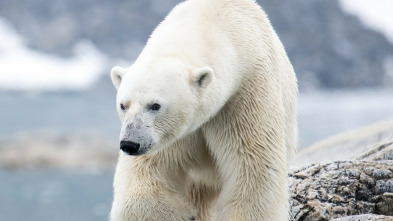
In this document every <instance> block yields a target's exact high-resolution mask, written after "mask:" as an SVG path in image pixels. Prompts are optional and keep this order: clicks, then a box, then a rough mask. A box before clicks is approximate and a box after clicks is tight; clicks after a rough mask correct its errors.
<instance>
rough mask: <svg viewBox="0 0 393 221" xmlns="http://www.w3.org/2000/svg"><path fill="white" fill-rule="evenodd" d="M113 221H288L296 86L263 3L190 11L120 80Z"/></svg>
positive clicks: (240, 0) (208, 2)
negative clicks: (288, 174) (288, 161)
mask: <svg viewBox="0 0 393 221" xmlns="http://www.w3.org/2000/svg"><path fill="white" fill-rule="evenodd" d="M111 77H112V81H113V84H114V85H115V87H116V89H117V99H116V100H117V110H118V113H119V117H120V120H121V122H122V127H121V132H120V149H121V150H122V151H120V155H119V160H118V164H117V168H116V173H115V178H114V201H113V206H112V211H111V220H112V221H122V220H203V221H208V220H220V221H221V220H222V221H230V220H233V221H234V220H255V221H264V220H266V221H273V220H288V219H289V215H288V185H287V179H286V178H287V159H288V158H290V157H291V155H292V154H293V153H294V151H295V148H296V143H297V122H296V104H297V94H298V91H297V80H296V76H295V72H294V70H293V68H292V65H291V63H290V61H289V59H288V57H287V55H286V52H285V50H284V47H283V45H282V43H281V42H280V40H279V38H278V37H277V35H276V33H275V31H274V30H273V29H272V27H271V25H270V22H269V20H268V18H267V16H266V15H265V13H264V12H263V10H262V9H261V7H260V6H259V5H257V4H256V3H255V2H254V1H253V0H188V1H186V2H183V3H181V4H179V5H178V6H176V7H175V8H174V9H173V10H172V11H171V12H170V14H169V15H168V16H167V17H166V18H165V20H164V21H163V22H162V23H161V24H160V25H159V26H158V27H157V28H156V29H155V31H154V32H153V34H152V35H151V37H150V39H149V40H148V42H147V44H146V46H145V48H144V49H143V51H142V52H141V54H140V55H139V57H138V58H137V60H136V61H135V62H134V63H133V64H132V65H131V66H130V67H129V68H127V69H125V68H121V67H114V68H113V69H112V72H111Z"/></svg>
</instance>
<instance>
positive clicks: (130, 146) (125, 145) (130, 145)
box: [120, 141, 141, 155]
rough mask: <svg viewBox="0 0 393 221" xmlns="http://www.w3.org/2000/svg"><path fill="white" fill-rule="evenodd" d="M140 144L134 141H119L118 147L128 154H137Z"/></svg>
mask: <svg viewBox="0 0 393 221" xmlns="http://www.w3.org/2000/svg"><path fill="white" fill-rule="evenodd" d="M140 146H141V145H140V144H139V143H134V142H132V141H121V142H120V149H121V150H122V151H123V152H124V153H126V154H128V155H137V153H138V151H139V147H140Z"/></svg>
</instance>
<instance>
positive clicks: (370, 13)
mask: <svg viewBox="0 0 393 221" xmlns="http://www.w3.org/2000/svg"><path fill="white" fill-rule="evenodd" d="M339 2H340V6H341V8H342V9H343V10H344V12H346V13H348V14H351V15H355V16H357V17H359V19H360V20H361V21H362V23H363V24H364V25H366V26H367V27H369V28H371V29H373V30H375V31H378V32H380V33H382V34H384V35H385V36H386V38H387V39H388V40H389V42H391V43H392V44H393V1H392V0H378V1H372V0H340V1H339Z"/></svg>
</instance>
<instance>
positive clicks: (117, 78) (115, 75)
mask: <svg viewBox="0 0 393 221" xmlns="http://www.w3.org/2000/svg"><path fill="white" fill-rule="evenodd" d="M125 74H126V69H124V68H122V67H119V66H116V67H114V68H112V70H111V78H112V83H113V85H115V88H116V89H119V86H120V83H121V80H122V79H123V76H124V75H125Z"/></svg>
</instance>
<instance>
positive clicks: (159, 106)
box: [150, 103, 161, 111]
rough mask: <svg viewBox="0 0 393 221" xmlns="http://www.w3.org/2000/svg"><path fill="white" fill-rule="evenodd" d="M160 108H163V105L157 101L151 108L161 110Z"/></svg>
mask: <svg viewBox="0 0 393 221" xmlns="http://www.w3.org/2000/svg"><path fill="white" fill-rule="evenodd" d="M160 108H161V105H159V104H157V103H154V104H152V105H151V106H150V110H153V111H158V110H160Z"/></svg>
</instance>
